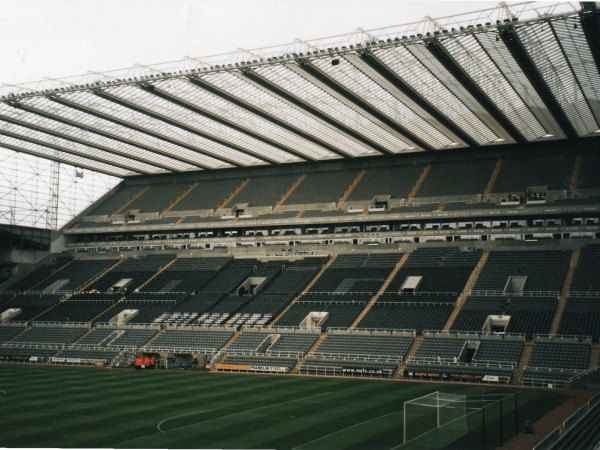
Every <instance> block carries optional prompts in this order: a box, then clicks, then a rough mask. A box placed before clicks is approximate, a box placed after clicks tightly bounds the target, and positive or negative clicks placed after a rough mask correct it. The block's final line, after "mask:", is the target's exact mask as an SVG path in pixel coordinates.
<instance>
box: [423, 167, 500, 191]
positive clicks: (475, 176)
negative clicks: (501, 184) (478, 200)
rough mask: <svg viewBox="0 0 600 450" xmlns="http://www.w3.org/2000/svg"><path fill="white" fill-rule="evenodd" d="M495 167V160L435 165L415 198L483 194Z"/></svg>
mask: <svg viewBox="0 0 600 450" xmlns="http://www.w3.org/2000/svg"><path fill="white" fill-rule="evenodd" d="M495 165H496V160H494V159H480V160H472V161H449V162H439V163H437V164H433V165H432V166H431V170H430V171H429V173H428V174H427V177H426V178H425V181H424V183H423V185H422V186H421V188H420V189H419V191H418V192H417V194H416V196H415V198H424V197H442V196H444V197H452V196H459V195H471V196H475V195H479V194H483V191H484V190H485V187H486V184H487V182H488V180H489V178H490V176H491V174H492V171H493V170H494V166H495Z"/></svg>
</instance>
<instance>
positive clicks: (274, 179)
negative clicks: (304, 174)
mask: <svg viewBox="0 0 600 450" xmlns="http://www.w3.org/2000/svg"><path fill="white" fill-rule="evenodd" d="M298 178H300V175H299V174H297V173H292V174H282V175H270V176H262V177H253V178H252V180H251V181H250V183H248V184H247V185H246V186H245V187H244V189H242V190H241V191H240V192H239V193H238V194H237V195H236V196H235V197H234V198H233V200H231V201H230V202H229V203H228V204H227V205H225V206H226V207H232V206H233V205H235V204H241V203H248V205H249V206H275V205H276V204H277V202H278V201H279V200H281V198H282V197H283V196H284V195H285V194H286V193H287V191H288V190H289V189H290V188H291V187H292V186H293V184H294V183H295V182H296V180H298Z"/></svg>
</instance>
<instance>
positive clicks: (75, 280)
mask: <svg viewBox="0 0 600 450" xmlns="http://www.w3.org/2000/svg"><path fill="white" fill-rule="evenodd" d="M116 262H117V260H116V259H101V260H77V261H73V262H72V263H71V264H69V265H68V266H66V267H65V268H64V269H62V270H58V271H56V272H54V274H53V275H51V276H50V277H48V278H47V279H45V280H44V281H42V282H41V283H38V284H37V285H36V286H35V290H39V291H42V290H45V289H48V288H50V287H51V286H52V285H53V284H54V283H56V282H58V281H59V280H67V281H68V282H67V283H66V284H62V283H61V285H60V286H59V287H58V290H60V291H76V290H77V289H80V288H82V287H83V285H84V284H85V283H86V282H88V281H89V280H91V279H92V278H93V277H94V276H95V275H99V274H100V273H102V272H103V271H104V270H106V269H108V268H109V267H111V266H113V265H114V264H115V263H116Z"/></svg>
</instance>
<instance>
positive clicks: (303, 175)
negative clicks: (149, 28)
mask: <svg viewBox="0 0 600 450" xmlns="http://www.w3.org/2000/svg"><path fill="white" fill-rule="evenodd" d="M599 17H600V14H599V11H598V4H597V3H593V2H584V3H556V4H543V5H542V4H536V3H524V4H518V5H511V6H506V5H500V6H499V7H497V8H494V9H490V10H486V11H480V12H477V13H473V14H468V15H464V16H457V17H451V18H444V19H438V20H433V19H427V20H424V21H422V22H419V23H416V24H409V25H405V26H398V27H390V28H385V29H380V30H372V31H362V30H360V31H357V32H355V33H353V34H350V35H345V36H337V37H334V38H327V39H322V40H317V41H306V42H304V41H296V42H294V43H292V44H289V45H286V46H281V47H273V48H267V49H259V50H256V51H239V52H237V53H234V54H228V55H219V56H214V57H208V58H200V59H192V58H190V59H186V60H185V61H179V62H175V63H169V64H163V65H156V66H153V67H136V68H133V69H130V70H127V71H115V72H107V73H102V74H88V75H86V76H85V77H78V78H69V79H63V80H45V81H44V82H41V83H37V84H35V85H23V86H19V87H10V88H2V92H0V94H1V95H0V147H2V148H4V149H6V150H8V151H11V152H15V154H16V155H30V156H33V157H39V158H43V159H44V160H45V161H49V163H48V164H49V166H48V167H49V168H48V179H49V181H48V183H47V185H45V186H44V187H42V189H44V190H46V191H49V192H50V195H49V196H48V197H45V198H46V200H44V202H45V205H46V209H45V210H44V214H42V215H40V216H39V217H41V218H42V219H41V220H45V221H46V225H47V226H46V227H45V228H46V229H43V230H40V229H39V227H30V228H26V227H22V226H19V225H21V224H20V223H18V222H19V221H18V220H8V221H7V222H8V223H7V225H6V226H3V227H2V236H3V241H2V242H3V248H5V249H6V251H5V252H4V254H5V257H4V262H3V264H4V267H5V271H4V275H5V276H4V278H6V281H4V283H3V284H2V285H0V287H1V288H2V289H3V292H2V294H1V296H0V313H1V316H0V332H1V333H2V334H1V335H0V338H1V341H2V343H1V344H0V345H1V346H0V358H2V360H4V361H10V362H16V361H22V362H31V363H38V362H43V363H52V364H62V363H72V364H98V365H109V366H113V367H127V366H130V365H132V364H134V362H135V357H136V355H137V356H145V357H146V358H147V360H146V362H147V363H149V362H150V361H152V362H153V363H154V362H156V364H158V365H159V366H161V367H180V366H185V367H195V366H196V365H200V366H202V367H205V368H207V369H208V370H221V371H235V372H239V371H242V372H260V373H264V372H268V373H282V374H283V373H301V374H307V375H336V376H365V377H394V378H410V379H427V380H453V381H467V382H482V383H502V384H510V383H513V384H529V385H538V386H568V385H570V384H571V383H573V382H574V380H577V379H579V378H581V377H582V376H584V375H585V374H587V373H590V372H593V371H595V370H596V369H597V367H598V359H599V356H600V344H599V339H600V325H599V324H600V320H599V319H600V280H599V278H598V276H597V267H598V262H599V261H600V245H599V244H598V238H599V237H600V177H599V176H598V174H599V173H600V76H599V71H598V68H599V67H600V26H599V25H600V24H599ZM65 166H67V167H76V168H77V171H76V172H75V176H76V177H80V176H82V175H83V171H84V170H85V171H91V172H94V173H97V174H102V175H103V176H107V177H109V178H108V179H110V180H120V181H119V182H118V184H117V185H116V186H115V185H114V182H113V183H112V184H111V183H110V182H106V183H105V186H106V187H110V186H114V187H113V188H112V189H111V190H110V191H109V192H108V193H106V194H105V195H103V196H102V197H101V198H100V199H98V200H96V201H95V202H94V203H93V204H91V206H89V207H87V208H86V209H85V210H83V212H81V213H79V214H78V215H77V216H76V217H74V218H73V219H72V220H70V221H68V222H67V223H66V225H65V226H63V227H62V228H60V229H59V230H52V228H53V227H55V226H56V224H57V223H58V221H57V218H58V216H59V209H60V207H59V205H60V203H59V197H60V195H59V194H60V189H59V184H60V183H59V182H58V180H59V179H60V174H61V172H60V171H61V167H65ZM15 175H17V174H15ZM15 185H16V184H15ZM12 199H13V200H12V201H13V203H17V202H18V201H20V198H19V197H12ZM33 203H34V202H33V201H32V202H31V204H32V205H33ZM73 203H76V202H75V200H73ZM77 204H79V203H77ZM12 207H14V208H16V205H12ZM32 208H33V209H35V208H36V207H34V206H32ZM7 217H8V218H10V217H9V215H7V216H5V219H6V218H7ZM53 225H54V226H53ZM144 361H145V360H144V359H141V360H138V362H139V363H140V364H144V365H145V364H146V363H144Z"/></svg>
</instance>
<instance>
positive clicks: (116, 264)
mask: <svg viewBox="0 0 600 450" xmlns="http://www.w3.org/2000/svg"><path fill="white" fill-rule="evenodd" d="M124 261H125V260H124V259H120V260H118V261H117V262H116V263H114V264H113V265H112V266H110V267H109V268H107V269H105V270H103V271H102V272H100V273H99V274H97V275H96V276H95V277H93V278H92V279H90V280H89V281H88V282H87V283H84V284H83V285H82V286H81V287H79V288H77V289H76V290H75V291H74V292H75V293H76V294H78V293H80V292H81V291H84V290H85V289H87V288H88V287H90V286H91V285H92V284H94V283H95V282H96V281H98V280H99V279H100V278H102V277H103V276H104V275H106V274H107V273H109V272H111V271H112V270H114V268H115V267H117V266H118V265H119V264H122V263H123V262H124Z"/></svg>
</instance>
